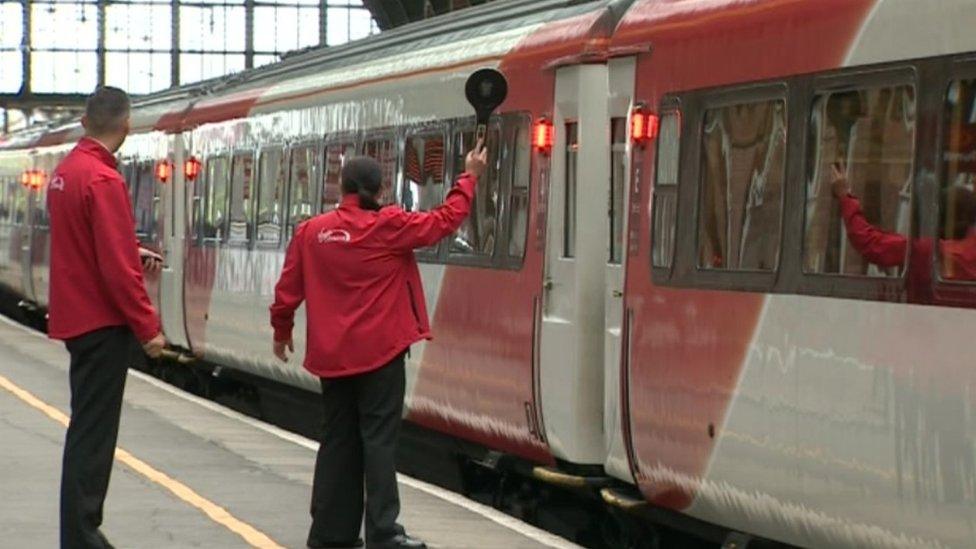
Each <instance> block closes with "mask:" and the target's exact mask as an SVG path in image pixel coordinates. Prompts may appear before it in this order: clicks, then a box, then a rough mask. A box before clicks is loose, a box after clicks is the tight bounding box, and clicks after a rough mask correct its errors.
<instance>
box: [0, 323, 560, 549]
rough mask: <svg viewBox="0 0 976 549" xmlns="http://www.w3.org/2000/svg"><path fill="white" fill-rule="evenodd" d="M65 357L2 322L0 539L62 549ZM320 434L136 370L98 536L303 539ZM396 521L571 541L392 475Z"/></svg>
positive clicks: (151, 544) (474, 534)
mask: <svg viewBox="0 0 976 549" xmlns="http://www.w3.org/2000/svg"><path fill="white" fill-rule="evenodd" d="M67 364H68V355H67V352H66V351H65V350H64V347H63V345H61V344H59V343H56V342H52V341H49V340H48V339H46V337H44V335H43V334H39V333H37V332H33V331H30V330H27V329H26V328H24V327H22V326H20V325H17V324H14V323H12V322H10V321H8V320H6V319H4V318H0V441H2V442H0V540H2V541H0V546H2V547H4V548H8V549H20V548H43V547H57V546H58V489H59V482H60V474H61V450H62V445H63V441H64V429H65V425H66V422H67V415H66V414H67V412H68V410H69V394H68V377H67ZM316 449H317V444H316V443H315V442H314V441H311V440H308V439H306V438H303V437H300V436H297V435H294V434H292V433H289V432H286V431H283V430H281V429H278V428H276V427H273V426H271V425H268V424H265V423H262V422H260V421H257V420H254V419H252V418H250V417H247V416H243V415H241V414H238V413H236V412H234V411H231V410H228V409H225V408H223V407H221V406H219V405H217V404H214V403H212V402H209V401H206V400H203V399H200V398H198V397H195V396H193V395H189V394H186V393H184V392H182V391H179V390H177V389H175V388H173V387H171V386H169V385H166V384H164V383H162V382H160V381H158V380H156V379H154V378H151V377H149V376H146V375H144V374H142V373H140V372H134V371H131V372H130V375H129V379H128V384H127V387H126V395H125V404H124V409H123V412H122V425H121V432H120V436H119V449H118V450H117V452H116V461H115V469H114V471H113V474H112V483H111V486H110V488H109V495H108V500H107V502H106V509H105V523H104V525H103V527H102V529H103V532H104V533H105V534H106V536H107V537H108V538H109V540H110V541H111V542H112V543H113V544H114V545H115V546H116V547H118V548H120V549H122V548H180V547H206V548H224V547H227V548H232V547H261V548H277V547H287V548H303V547H305V536H306V534H307V530H308V526H309V524H310V518H309V515H308V507H309V496H310V493H311V482H312V470H313V466H314V461H315V452H316ZM400 490H401V492H400V494H401V500H402V508H403V511H402V514H401V522H402V523H403V525H404V526H405V527H406V528H407V530H408V531H409V532H410V533H411V534H413V535H415V536H417V537H419V538H421V539H424V540H425V541H427V543H428V545H429V546H430V547H434V548H458V549H462V548H484V549H491V548H498V549H502V548H504V549H517V548H525V549H528V548H550V547H551V548H570V547H577V546H576V545H574V544H572V543H569V542H567V541H566V540H564V539H562V538H559V537H557V536H554V535H552V534H549V533H548V532H545V531H542V530H539V529H536V528H534V527H532V526H529V525H526V524H525V523H522V522H520V521H518V520H516V519H513V518H511V517H509V516H507V515H505V514H503V513H500V512H498V511H496V510H494V509H491V508H488V507H485V506H483V505H480V504H478V503H475V502H472V501H470V500H467V499H466V498H464V497H462V496H459V495H457V494H454V493H451V492H448V491H445V490H442V489H440V488H438V487H435V486H432V485H429V484H426V483H424V482H421V481H418V480H416V479H412V478H410V477H406V476H402V475H401V476H400Z"/></svg>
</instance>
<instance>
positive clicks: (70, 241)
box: [47, 87, 166, 549]
mask: <svg viewBox="0 0 976 549" xmlns="http://www.w3.org/2000/svg"><path fill="white" fill-rule="evenodd" d="M81 124H82V126H84V128H85V136H84V137H83V138H81V140H80V141H78V144H77V145H76V146H75V148H74V149H73V150H72V151H71V152H70V153H68V155H67V156H66V157H65V158H64V160H62V161H61V164H59V165H58V167H57V168H56V169H55V170H54V173H53V174H52V176H51V180H50V182H49V183H48V199H47V201H48V210H49V212H50V217H51V281H50V305H49V310H48V317H49V318H48V334H49V335H50V337H52V338H54V339H60V340H63V341H64V342H65V345H66V347H67V348H68V352H69V353H70V355H71V367H70V372H69V377H70V386H71V423H70V425H69V426H68V433H67V436H66V438H65V444H64V462H63V467H62V473H61V547H62V548H72V549H73V548H105V547H111V544H109V542H108V540H106V539H105V536H103V535H102V533H101V532H100V531H99V526H101V524H102V507H103V504H104V502H105V493H106V491H107V490H108V483H109V476H110V474H111V472H112V460H113V457H114V454H115V443H116V440H117V438H118V432H119V415H120V414H121V411H122V392H123V389H124V387H125V377H126V371H127V369H128V367H129V366H131V365H133V364H134V362H135V361H137V360H140V359H141V358H142V351H145V353H146V354H148V355H149V356H151V357H158V356H159V355H160V353H161V352H162V350H163V347H164V346H165V344H166V342H165V340H164V339H163V335H162V332H161V330H160V323H159V318H158V316H157V315H156V311H155V309H153V306H152V303H151V302H150V301H149V296H148V295H147V294H146V288H145V285H144V284H143V279H142V267H143V265H144V264H143V263H142V262H140V249H139V245H138V242H137V241H136V237H135V221H134V219H133V217H132V207H131V205H130V203H129V193H128V192H127V191H126V185H125V180H123V178H122V176H121V175H120V174H119V172H118V170H117V169H116V163H115V157H114V156H113V154H114V153H115V151H117V150H118V149H119V147H121V146H122V143H123V142H124V141H125V138H126V136H127V135H128V133H129V97H128V95H126V93H125V92H123V91H122V90H119V89H117V88H108V87H106V88H99V89H98V90H96V91H95V93H93V94H92V95H91V96H90V97H89V98H88V102H87V103H86V105H85V115H84V116H83V117H82V119H81ZM145 261H146V263H145V265H146V267H147V268H152V269H158V268H159V265H158V263H157V262H156V261H155V260H154V259H149V258H147V259H146V260H145Z"/></svg>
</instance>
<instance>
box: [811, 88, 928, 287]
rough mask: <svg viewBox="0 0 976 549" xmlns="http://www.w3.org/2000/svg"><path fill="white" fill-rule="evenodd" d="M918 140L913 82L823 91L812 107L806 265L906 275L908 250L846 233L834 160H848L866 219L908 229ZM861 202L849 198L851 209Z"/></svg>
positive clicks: (818, 270) (817, 270)
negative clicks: (834, 190)
mask: <svg viewBox="0 0 976 549" xmlns="http://www.w3.org/2000/svg"><path fill="white" fill-rule="evenodd" d="M914 142H915V89H914V88H913V87H912V86H909V85H899V86H889V87H876V88H866V89H854V90H842V91H823V92H820V93H817V95H816V96H815V99H814V103H813V108H812V111H811V113H810V135H809V138H808V143H809V150H808V151H807V154H808V156H807V176H806V181H807V183H806V202H805V210H806V227H805V232H804V245H803V269H804V271H805V272H807V273H814V274H839V275H846V276H870V277H885V276H899V275H900V273H901V270H902V267H903V265H904V263H905V252H904V251H902V252H901V254H900V255H899V254H897V253H896V254H894V255H897V256H898V257H894V256H893V255H892V254H891V253H888V252H890V250H888V251H885V250H881V249H879V248H878V247H877V246H872V245H871V244H870V242H868V239H866V238H860V237H859V235H852V234H848V233H847V231H846V228H845V226H844V222H843V220H842V219H841V215H840V212H839V208H838V206H837V199H836V198H834V196H833V193H832V190H831V187H832V185H831V182H832V179H833V177H832V168H831V167H832V165H834V164H835V163H839V164H840V165H841V166H842V167H843V169H844V171H845V175H846V176H847V181H848V184H849V187H850V191H851V192H852V193H853V195H855V196H856V197H858V202H859V206H860V210H861V212H862V213H863V218H864V220H865V221H867V223H868V224H870V225H872V226H873V227H874V228H876V229H880V230H881V231H883V232H886V233H897V234H901V235H904V236H905V237H907V235H908V232H909V225H910V211H909V208H910V203H911V188H912V172H913V164H914V162H913V150H914ZM845 200H846V199H845ZM858 202H853V201H850V202H848V205H846V206H845V209H847V208H851V207H856V206H857V205H858ZM862 236H863V235H862ZM903 248H904V247H903Z"/></svg>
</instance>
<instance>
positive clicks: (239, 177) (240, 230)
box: [227, 152, 254, 243]
mask: <svg viewBox="0 0 976 549" xmlns="http://www.w3.org/2000/svg"><path fill="white" fill-rule="evenodd" d="M253 164H254V157H253V155H252V154H251V153H249V152H248V153H237V154H235V155H234V161H233V162H232V164H231V172H230V173H231V177H230V230H229V231H228V232H227V241H228V242H233V243H247V242H250V240H251V235H252V233H253V231H254V221H253V219H254V218H253V214H254V202H253V193H254V188H253V184H254V177H253V171H254V170H253Z"/></svg>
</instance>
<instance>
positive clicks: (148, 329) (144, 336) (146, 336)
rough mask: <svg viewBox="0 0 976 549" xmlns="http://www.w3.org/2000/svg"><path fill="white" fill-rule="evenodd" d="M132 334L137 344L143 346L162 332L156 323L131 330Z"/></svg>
mask: <svg viewBox="0 0 976 549" xmlns="http://www.w3.org/2000/svg"><path fill="white" fill-rule="evenodd" d="M133 333H134V334H135V336H136V339H138V340H139V343H141V344H143V345H145V344H146V343H149V341H151V340H152V338H154V337H156V336H158V335H159V334H161V333H163V330H162V328H161V326H160V325H159V324H158V323H153V324H148V325H146V326H142V327H139V328H136V329H134V330H133Z"/></svg>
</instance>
